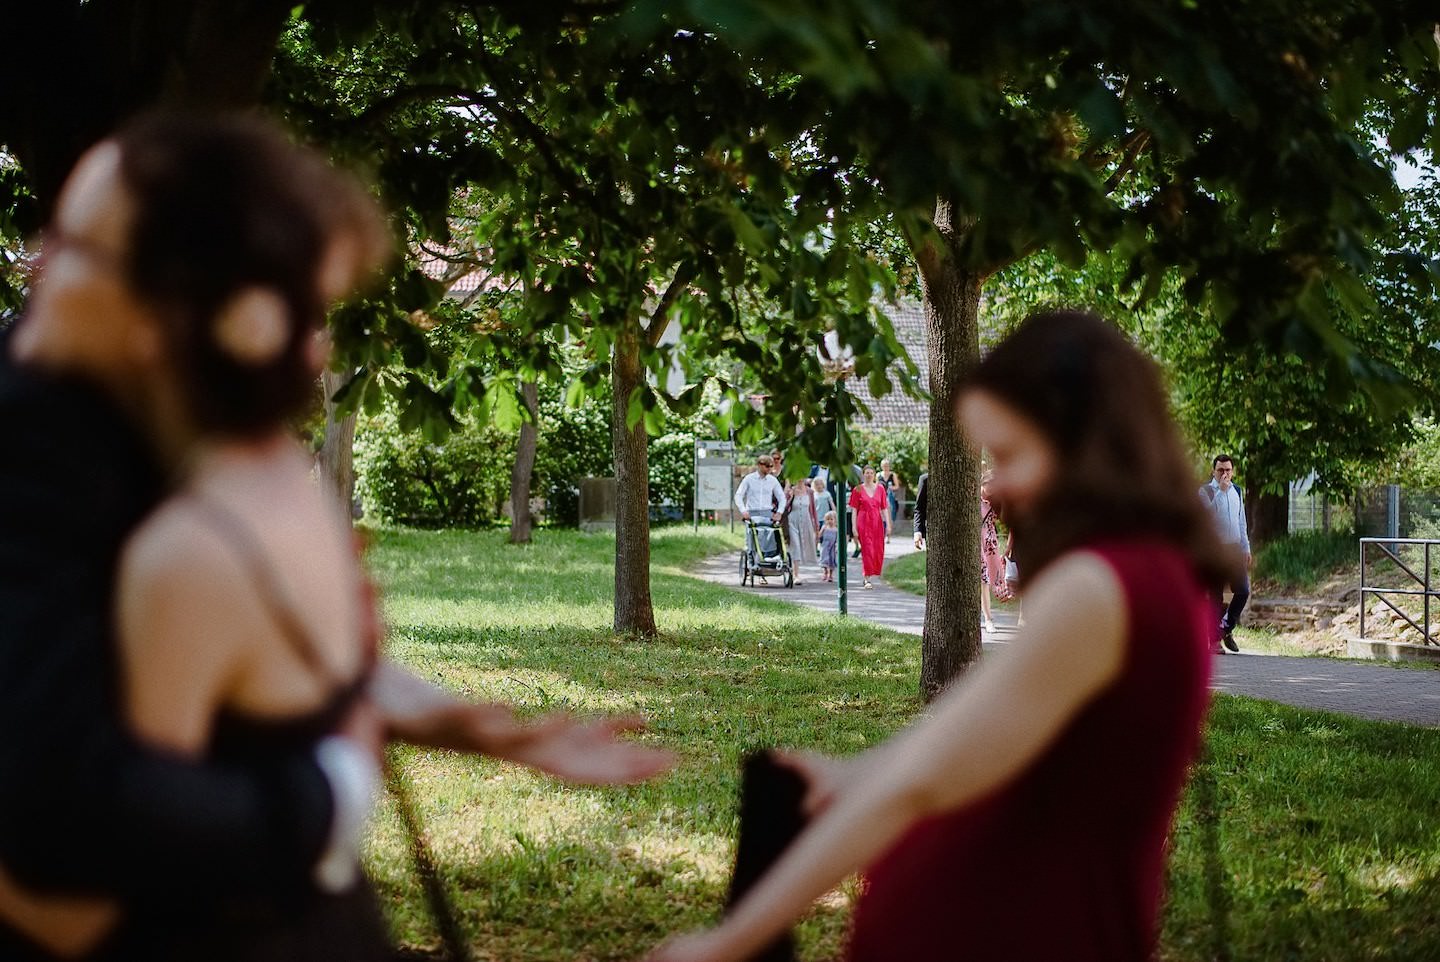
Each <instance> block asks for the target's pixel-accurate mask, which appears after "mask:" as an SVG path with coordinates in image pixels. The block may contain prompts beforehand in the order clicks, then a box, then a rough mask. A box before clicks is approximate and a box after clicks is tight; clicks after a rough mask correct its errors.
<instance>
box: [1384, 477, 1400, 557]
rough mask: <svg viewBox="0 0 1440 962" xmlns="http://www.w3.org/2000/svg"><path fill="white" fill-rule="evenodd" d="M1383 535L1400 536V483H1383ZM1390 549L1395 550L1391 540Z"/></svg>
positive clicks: (1388, 536) (1389, 536)
mask: <svg viewBox="0 0 1440 962" xmlns="http://www.w3.org/2000/svg"><path fill="white" fill-rule="evenodd" d="M1385 537H1387V538H1398V537H1400V485H1398V484H1387V485H1385ZM1390 550H1391V551H1394V550H1395V545H1394V543H1393V542H1392V543H1391V545H1390Z"/></svg>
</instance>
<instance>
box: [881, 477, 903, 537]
mask: <svg viewBox="0 0 1440 962" xmlns="http://www.w3.org/2000/svg"><path fill="white" fill-rule="evenodd" d="M877 480H878V481H879V482H880V483H881V484H883V485H885V500H886V503H887V505H888V510H889V512H890V526H889V527H887V528H886V529H885V540H886V541H887V542H888V541H889V540H890V532H891V531H894V530H895V518H896V517H897V516H898V514H899V512H900V499H899V498H898V497H897V496H896V494H895V490H896V489H897V488H899V487H900V475H898V474H896V473H895V472H894V470H892V469H891V467H890V459H889V458H885V459H883V460H881V462H880V474H879V475H878V476H877Z"/></svg>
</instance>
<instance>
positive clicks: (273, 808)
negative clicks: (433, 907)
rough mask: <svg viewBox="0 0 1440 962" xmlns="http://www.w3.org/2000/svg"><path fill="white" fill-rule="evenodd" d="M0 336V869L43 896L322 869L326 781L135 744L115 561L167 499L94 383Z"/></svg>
mask: <svg viewBox="0 0 1440 962" xmlns="http://www.w3.org/2000/svg"><path fill="white" fill-rule="evenodd" d="M6 342H7V338H5V337H4V336H0V445H3V451H4V454H3V456H0V732H3V737H0V865H3V866H4V867H5V869H6V870H8V871H9V872H11V873H12V874H13V875H15V876H16V877H18V878H19V879H21V880H22V881H23V882H26V883H27V884H30V885H34V886H37V887H40V888H51V887H54V888H59V889H64V890H72V891H94V892H101V893H107V894H113V895H118V896H120V897H122V898H125V897H130V898H147V897H148V898H156V897H159V898H173V899H180V900H183V898H184V897H185V895H186V894H188V893H190V892H194V893H196V894H202V893H203V894H204V895H205V896H207V897H208V896H212V895H214V894H215V893H217V892H224V891H229V890H237V889H238V890H247V889H254V890H263V889H265V888H266V887H267V886H269V885H271V884H273V883H274V882H276V881H279V880H284V879H294V878H295V877H296V875H297V873H304V872H306V871H307V870H308V869H307V867H308V866H310V865H312V864H313V863H314V861H315V859H316V857H317V853H318V852H319V850H320V849H321V847H322V846H323V845H324V842H325V839H326V836H327V834H328V831H329V824H330V819H331V806H332V800H331V795H330V790H329V788H328V785H327V783H326V781H325V779H324V776H323V775H322V774H321V772H320V770H319V768H318V767H317V766H316V765H315V763H314V762H313V760H311V759H309V758H293V759H287V760H280V761H277V762H276V764H275V765H274V767H273V769H271V770H267V771H254V770H240V769H229V768H223V767H219V766H213V765H207V764H199V763H194V762H189V761H185V760H182V759H180V758H177V757H173V756H170V755H167V754H165V753H162V752H159V751H153V750H147V749H146V748H143V747H142V746H140V745H139V744H138V743H137V742H136V741H135V740H134V739H133V738H132V737H130V736H129V734H128V733H127V731H126V730H125V728H124V727H123V725H122V724H121V721H120V719H121V711H120V705H119V677H118V672H117V664H116V650H115V645H114V643H113V639H112V633H111V610H112V604H113V593H114V587H115V569H116V561H117V558H118V555H119V551H120V548H121V546H122V545H123V543H124V540H125V538H126V536H127V535H128V534H129V533H130V532H131V531H132V530H133V529H134V528H135V526H136V525H137V524H138V523H139V522H140V521H141V519H143V518H144V517H145V515H146V514H147V513H148V512H149V511H150V510H151V509H152V508H153V507H154V506H155V504H156V503H157V502H158V501H159V499H160V497H161V495H162V493H163V485H162V480H161V477H160V474H159V472H158V471H157V469H156V468H155V466H154V465H153V463H152V461H151V460H150V456H149V454H148V449H147V447H146V445H145V444H144V442H143V441H142V439H141V438H140V437H139V436H138V435H137V434H136V433H135V431H134V430H133V429H132V428H131V426H130V425H129V424H128V423H127V421H126V419H125V418H124V417H123V416H122V415H121V414H120V413H119V412H118V411H117V410H116V409H115V408H114V406H113V405H111V404H110V403H109V402H108V400H107V399H106V398H105V397H104V396H103V395H102V394H101V393H100V392H99V391H98V390H97V389H95V388H93V387H91V386H89V385H88V384H86V383H84V382H81V381H79V380H71V379H63V378H55V377H51V376H48V375H45V376H42V375H40V374H38V373H36V372H34V371H27V370H26V369H25V368H23V367H22V366H18V365H14V364H12V363H10V362H8V361H6V360H4V356H5V355H6V354H8V350H7V348H8V345H7V343H6Z"/></svg>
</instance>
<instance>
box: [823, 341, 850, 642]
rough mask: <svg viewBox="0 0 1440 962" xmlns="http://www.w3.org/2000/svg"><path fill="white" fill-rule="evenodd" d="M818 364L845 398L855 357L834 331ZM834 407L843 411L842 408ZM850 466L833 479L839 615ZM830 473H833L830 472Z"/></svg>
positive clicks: (844, 588) (844, 597)
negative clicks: (846, 385)
mask: <svg viewBox="0 0 1440 962" xmlns="http://www.w3.org/2000/svg"><path fill="white" fill-rule="evenodd" d="M820 363H821V365H822V366H823V367H824V368H825V374H826V377H827V378H831V379H833V380H834V381H835V390H836V392H837V394H838V395H840V396H844V394H845V379H846V378H848V377H849V376H850V374H851V372H852V371H854V370H855V354H854V352H853V351H851V350H850V348H848V347H846V346H845V345H843V344H841V343H840V338H839V336H838V335H837V334H836V333H835V332H834V331H828V332H826V334H825V340H824V343H823V345H822V346H821V348H820ZM837 407H839V408H841V409H842V410H843V408H844V405H843V404H840V405H837ZM849 469H850V465H848V464H847V465H844V466H842V467H841V468H840V476H839V477H838V478H836V479H835V494H836V498H835V501H836V504H835V514H836V519H837V521H838V522H839V524H838V527H839V529H840V536H839V538H838V539H837V540H838V542H839V543H838V544H836V546H835V610H836V612H837V613H839V614H842V615H844V614H849V612H850V583H849V565H848V564H847V562H848V561H849V560H850V507H849V501H850V485H849V483H848V482H849V480H850V474H849ZM831 470H832V471H834V470H835V469H834V468H832V469H831Z"/></svg>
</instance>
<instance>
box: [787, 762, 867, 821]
mask: <svg viewBox="0 0 1440 962" xmlns="http://www.w3.org/2000/svg"><path fill="white" fill-rule="evenodd" d="M775 760H776V761H778V762H779V763H780V764H782V765H784V766H785V767H787V768H790V769H792V770H794V771H795V772H797V773H798V774H799V775H800V777H801V778H803V779H804V780H805V799H804V801H803V802H801V810H802V811H803V812H804V813H805V816H806V817H807V818H814V817H815V816H816V815H819V814H820V813H821V812H823V811H825V809H826V808H828V807H829V806H830V803H831V802H832V801H834V800H835V796H836V795H837V794H838V793H839V791H840V789H841V787H842V786H843V785H844V783H845V781H846V780H847V779H848V778H849V777H850V776H851V772H850V765H851V763H850V762H849V761H847V760H846V759H843V758H836V757H834V756H833V755H822V754H820V753H819V752H776V753H775Z"/></svg>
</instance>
